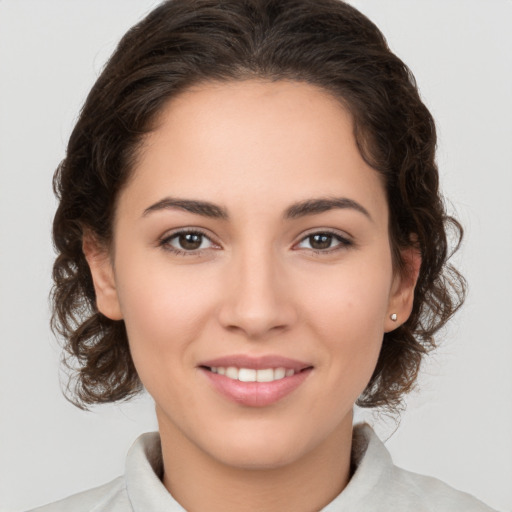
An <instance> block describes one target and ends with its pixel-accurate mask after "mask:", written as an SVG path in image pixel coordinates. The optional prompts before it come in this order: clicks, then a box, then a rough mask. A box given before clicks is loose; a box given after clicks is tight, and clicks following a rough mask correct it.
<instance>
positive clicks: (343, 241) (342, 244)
mask: <svg viewBox="0 0 512 512" xmlns="http://www.w3.org/2000/svg"><path fill="white" fill-rule="evenodd" d="M180 235H199V236H202V237H205V238H206V239H208V240H209V241H210V242H211V243H215V242H213V241H212V239H211V238H210V237H209V236H208V235H207V234H206V233H204V232H203V231H201V230H199V229H183V230H180V231H176V232H174V233H172V234H171V235H168V236H165V237H164V238H162V239H161V240H160V241H159V243H158V245H159V246H160V247H162V249H164V250H166V251H169V252H171V253H173V254H175V255H177V256H200V255H201V254H202V253H203V252H204V251H205V250H206V249H199V250H198V249H195V250H190V251H185V250H182V249H177V248H176V247H173V246H172V245H170V242H171V240H174V239H175V238H177V237H179V236H180ZM315 235H327V236H332V237H333V238H334V239H336V240H337V241H338V242H339V244H338V245H336V246H334V247H332V248H329V249H324V250H321V249H310V250H311V252H312V253H313V254H315V255H319V256H322V255H325V254H331V253H333V252H337V251H340V250H343V249H347V248H349V247H351V246H353V245H354V243H353V242H352V241H351V240H349V239H348V238H345V237H343V236H341V235H340V234H339V233H336V232H334V231H331V230H328V229H326V230H322V231H314V232H312V233H309V234H307V235H306V236H304V237H303V238H302V239H301V240H300V241H299V244H300V243H302V242H304V241H305V240H307V239H308V238H311V237H313V236H315Z"/></svg>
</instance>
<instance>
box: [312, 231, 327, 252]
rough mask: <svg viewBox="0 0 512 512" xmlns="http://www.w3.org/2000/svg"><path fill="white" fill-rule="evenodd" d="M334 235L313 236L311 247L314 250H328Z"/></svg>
mask: <svg viewBox="0 0 512 512" xmlns="http://www.w3.org/2000/svg"><path fill="white" fill-rule="evenodd" d="M331 240H332V235H326V234H322V235H313V236H311V237H310V242H311V247H313V248H314V249H328V248H329V247H330V245H331Z"/></svg>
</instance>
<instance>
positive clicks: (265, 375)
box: [210, 366, 295, 382]
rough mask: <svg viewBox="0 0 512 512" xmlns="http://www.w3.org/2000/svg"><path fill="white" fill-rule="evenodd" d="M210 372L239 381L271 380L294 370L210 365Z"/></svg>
mask: <svg viewBox="0 0 512 512" xmlns="http://www.w3.org/2000/svg"><path fill="white" fill-rule="evenodd" d="M210 371H211V372H212V373H218V374H219V375H225V376H226V377H228V378H229V379H233V380H239V381H240V382H273V381H275V380H281V379H284V378H285V377H291V376H292V375H293V374H294V373H295V371H294V370H292V369H290V368H288V369H286V368H264V369H261V370H254V369H253V368H236V367H234V366H228V367H227V368H225V367H223V366H212V367H211V368H210Z"/></svg>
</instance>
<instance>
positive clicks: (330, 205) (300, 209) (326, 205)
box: [142, 197, 373, 221]
mask: <svg viewBox="0 0 512 512" xmlns="http://www.w3.org/2000/svg"><path fill="white" fill-rule="evenodd" d="M336 208H338V209H342V210H345V209H349V210H355V211H357V212H359V213H362V214H363V215H365V216H366V217H368V219H369V220H372V221H373V219H372V217H371V215H370V213H369V212H368V210H367V209H366V208H365V207H364V206H362V205H361V204H359V203H358V202H356V201H354V200H353V199H349V198H346V197H320V198H316V199H306V200H303V201H299V202H297V203H293V204H292V205H291V206H289V207H288V208H287V209H286V210H285V212H284V215H283V218H284V219H298V218H300V217H306V216H308V215H316V214H318V213H322V212H326V211H329V210H333V209H336ZM168 209H179V210H185V211H187V212H190V213H195V214H196V215H202V216H203V217H210V218H214V219H222V220H229V214H228V211H227V210H226V209H225V208H223V207H222V206H219V205H217V204H215V203H211V202H209V201H200V200H196V199H179V198H173V197H166V198H164V199H162V200H161V201H158V202H157V203H155V204H153V205H151V206H149V207H148V208H146V209H145V210H144V213H143V214H142V216H143V217H145V216H146V215H148V214H150V213H151V212H154V211H159V210H168Z"/></svg>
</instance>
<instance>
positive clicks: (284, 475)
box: [159, 416, 352, 512]
mask: <svg viewBox="0 0 512 512" xmlns="http://www.w3.org/2000/svg"><path fill="white" fill-rule="evenodd" d="M347 419H348V420H350V421H347V422H346V423H347V425H344V426H343V428H340V429H338V430H337V431H335V432H333V433H332V435H331V436H330V437H329V438H328V439H326V440H324V442H323V443H322V444H321V445H320V446H316V447H315V448H313V449H312V450H310V451H309V452H308V453H306V454H305V455H303V456H302V457H301V458H299V459H297V460H295V461H293V462H291V463H289V464H286V465H283V466H279V467H271V468H263V469H262V468H258V469H252V468H251V469H248V468H241V467H236V466H232V465H227V464H224V463H223V462H222V461H219V460H218V459H216V458H214V457H212V456H211V455H210V454H208V453H206V452H205V451H203V450H201V449H200V448H199V447H197V446H196V445H194V444H192V443H191V442H190V441H189V439H187V437H186V436H184V435H183V434H182V433H181V432H180V431H179V430H177V429H176V428H174V427H172V426H169V425H168V424H167V423H166V422H162V421H161V418H160V417H159V425H160V435H161V438H162V455H163V463H164V477H163V483H164V485H165V487H166V488H167V490H168V491H169V492H170V493H171V494H172V495H173V497H174V498H175V499H176V500H177V501H178V502H179V503H180V504H181V505H182V506H183V507H184V508H185V509H186V510H188V511H189V512H200V511H204V510H208V511H209V512H221V511H222V512H232V511H237V512H255V511H261V510H265V511H266V512H274V511H276V512H277V511H279V512H282V511H283V510H294V511H296V512H311V511H312V510H320V509H321V508H323V507H324V506H326V505H327V504H328V503H329V502H331V501H332V500H333V499H334V498H335V497H336V496H337V495H338V494H339V493H340V492H341V491H342V490H343V489H344V488H345V486H346V485H347V483H348V481H349V479H350V455H351V446H352V417H351V416H350V418H347Z"/></svg>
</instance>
